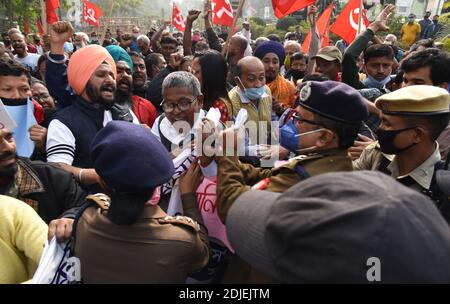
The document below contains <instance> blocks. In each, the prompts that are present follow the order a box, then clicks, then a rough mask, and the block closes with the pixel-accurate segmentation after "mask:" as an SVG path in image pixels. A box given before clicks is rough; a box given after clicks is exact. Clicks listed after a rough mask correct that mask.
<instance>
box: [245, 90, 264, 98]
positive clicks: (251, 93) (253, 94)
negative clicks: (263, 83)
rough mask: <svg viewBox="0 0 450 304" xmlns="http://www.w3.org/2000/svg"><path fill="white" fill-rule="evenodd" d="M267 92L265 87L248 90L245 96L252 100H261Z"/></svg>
mask: <svg viewBox="0 0 450 304" xmlns="http://www.w3.org/2000/svg"><path fill="white" fill-rule="evenodd" d="M265 92H266V90H265V89H264V87H260V88H248V89H245V90H244V95H245V96H247V98H248V99H250V100H260V99H261V98H262V96H263V95H264V93H265Z"/></svg>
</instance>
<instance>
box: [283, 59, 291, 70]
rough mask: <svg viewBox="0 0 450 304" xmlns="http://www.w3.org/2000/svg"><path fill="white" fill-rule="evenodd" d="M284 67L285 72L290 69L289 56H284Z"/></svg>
mask: <svg viewBox="0 0 450 304" xmlns="http://www.w3.org/2000/svg"><path fill="white" fill-rule="evenodd" d="M284 67H285V68H286V70H288V69H290V68H291V56H290V55H286V59H284Z"/></svg>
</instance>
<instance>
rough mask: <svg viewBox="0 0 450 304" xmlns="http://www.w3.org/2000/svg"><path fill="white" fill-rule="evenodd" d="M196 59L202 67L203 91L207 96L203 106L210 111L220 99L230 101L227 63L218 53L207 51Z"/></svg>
mask: <svg viewBox="0 0 450 304" xmlns="http://www.w3.org/2000/svg"><path fill="white" fill-rule="evenodd" d="M196 59H197V60H198V63H199V64H200V66H201V67H202V79H203V85H202V91H203V96H205V98H204V101H203V105H204V107H205V110H209V108H210V107H211V106H212V103H213V102H214V101H216V100H218V99H220V98H223V99H226V100H228V99H229V97H228V93H227V74H228V68H227V62H226V61H225V58H224V57H223V56H222V54H220V53H219V52H218V51H215V50H207V51H205V52H203V54H202V55H200V56H197V57H196Z"/></svg>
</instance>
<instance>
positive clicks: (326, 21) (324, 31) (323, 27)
mask: <svg viewBox="0 0 450 304" xmlns="http://www.w3.org/2000/svg"><path fill="white" fill-rule="evenodd" d="M333 8H334V3H331V4H330V5H329V6H328V7H327V8H326V9H325V10H324V11H323V13H322V15H320V17H319V19H317V22H316V27H317V31H318V32H319V36H320V41H321V45H322V47H325V46H327V45H328V43H329V40H330V39H329V38H330V31H329V29H330V19H331V13H332V12H333ZM310 41H311V31H310V32H309V33H308V35H307V36H306V38H305V41H303V44H302V49H303V51H304V52H308V49H309V42H310Z"/></svg>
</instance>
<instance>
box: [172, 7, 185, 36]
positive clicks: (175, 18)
mask: <svg viewBox="0 0 450 304" xmlns="http://www.w3.org/2000/svg"><path fill="white" fill-rule="evenodd" d="M172 25H173V26H174V27H176V28H177V29H178V30H179V31H180V32H184V28H185V26H186V23H185V22H184V18H183V15H181V11H180V9H179V8H178V7H177V6H176V4H175V2H174V3H173V12H172Z"/></svg>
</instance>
